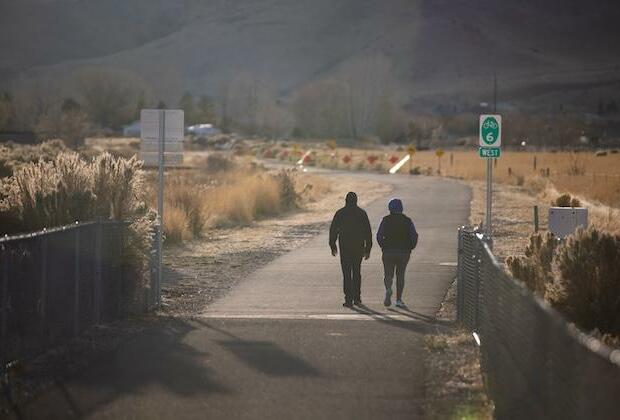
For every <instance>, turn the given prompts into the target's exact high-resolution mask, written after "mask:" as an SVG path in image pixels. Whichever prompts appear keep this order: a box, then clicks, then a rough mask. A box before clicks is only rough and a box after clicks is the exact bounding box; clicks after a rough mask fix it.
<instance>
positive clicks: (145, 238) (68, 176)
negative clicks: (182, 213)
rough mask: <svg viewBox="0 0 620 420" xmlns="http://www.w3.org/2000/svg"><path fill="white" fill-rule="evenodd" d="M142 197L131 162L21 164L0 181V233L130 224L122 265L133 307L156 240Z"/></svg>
mask: <svg viewBox="0 0 620 420" xmlns="http://www.w3.org/2000/svg"><path fill="white" fill-rule="evenodd" d="M143 191H144V188H143V173H142V170H141V162H140V161H138V160H137V159H135V158H133V159H122V158H115V157H113V156H111V155H110V154H108V153H104V154H102V155H100V156H97V157H95V158H94V159H92V160H91V161H85V160H83V159H82V158H81V157H80V156H79V155H78V154H77V153H61V154H59V155H58V156H57V157H56V159H54V160H50V161H43V160H40V161H38V162H35V163H28V164H25V165H23V166H22V167H21V168H20V169H18V170H17V171H16V172H15V173H14V174H13V176H10V177H8V178H4V179H2V180H0V222H2V223H1V224H0V229H1V231H0V233H9V234H10V233H17V232H31V231H36V230H40V229H43V228H50V227H56V226H61V225H67V224H72V223H74V222H75V221H81V222H85V221H91V220H94V219H96V218H103V219H106V220H125V221H128V222H129V229H128V240H127V241H126V242H125V248H124V249H123V265H124V266H125V271H126V272H127V273H128V275H127V278H128V280H133V281H134V286H135V287H133V288H131V289H130V290H129V292H130V293H129V296H128V297H127V298H128V303H129V304H130V307H131V306H133V303H135V301H136V299H137V296H140V294H139V293H138V290H140V287H141V286H144V283H145V281H146V274H147V273H148V259H149V251H150V249H151V245H152V240H153V234H154V223H155V214H154V213H153V212H152V211H150V210H149V209H148V207H147V206H146V204H145V202H144V192H143ZM6 220H9V221H10V222H11V223H4V222H5V221H6Z"/></svg>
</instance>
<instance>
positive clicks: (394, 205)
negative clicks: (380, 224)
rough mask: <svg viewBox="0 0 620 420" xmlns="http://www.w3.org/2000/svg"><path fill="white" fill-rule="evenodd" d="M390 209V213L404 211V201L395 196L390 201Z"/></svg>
mask: <svg viewBox="0 0 620 420" xmlns="http://www.w3.org/2000/svg"><path fill="white" fill-rule="evenodd" d="M388 209H389V210H390V213H402V212H403V202H402V201H400V200H399V199H398V198H393V199H391V200H390V202H389V203H388Z"/></svg>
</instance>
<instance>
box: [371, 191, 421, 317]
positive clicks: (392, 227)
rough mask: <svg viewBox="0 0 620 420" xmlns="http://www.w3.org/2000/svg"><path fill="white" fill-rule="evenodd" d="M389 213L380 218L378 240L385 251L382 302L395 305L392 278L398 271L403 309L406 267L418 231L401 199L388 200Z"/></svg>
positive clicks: (398, 294)
mask: <svg viewBox="0 0 620 420" xmlns="http://www.w3.org/2000/svg"><path fill="white" fill-rule="evenodd" d="M388 209H389V210H390V214H389V215H387V216H385V217H384V218H383V220H381V224H380V225H379V230H378V231H377V243H378V244H379V246H380V247H381V249H382V250H383V258H382V259H383V272H384V283H385V300H384V302H383V304H384V305H385V306H390V305H391V304H392V281H393V279H394V271H396V306H398V307H399V308H404V307H405V306H406V305H405V303H404V302H403V289H404V287H405V270H406V269H407V264H408V263H409V258H410V257H411V251H412V250H413V249H414V248H415V247H416V246H417V244H418V232H417V231H416V229H415V225H414V224H413V221H411V219H410V218H409V217H407V216H405V215H404V214H403V203H402V201H400V200H399V199H398V198H394V199H392V200H390V202H389V203H388Z"/></svg>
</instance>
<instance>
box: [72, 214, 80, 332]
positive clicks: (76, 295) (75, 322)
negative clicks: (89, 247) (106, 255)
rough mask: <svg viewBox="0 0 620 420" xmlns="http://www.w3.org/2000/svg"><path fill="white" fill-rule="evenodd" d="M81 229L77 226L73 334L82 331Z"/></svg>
mask: <svg viewBox="0 0 620 420" xmlns="http://www.w3.org/2000/svg"><path fill="white" fill-rule="evenodd" d="M80 229H81V227H80V226H79V225H78V226H76V227H75V244H74V245H75V248H74V252H75V257H74V260H73V261H74V266H73V276H74V278H73V334H74V335H78V333H79V332H80Z"/></svg>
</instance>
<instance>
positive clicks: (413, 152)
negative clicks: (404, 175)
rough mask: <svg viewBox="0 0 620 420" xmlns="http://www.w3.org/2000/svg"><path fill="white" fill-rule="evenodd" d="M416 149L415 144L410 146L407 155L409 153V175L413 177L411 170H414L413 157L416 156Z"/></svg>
mask: <svg viewBox="0 0 620 420" xmlns="http://www.w3.org/2000/svg"><path fill="white" fill-rule="evenodd" d="M416 151H417V150H416V148H415V146H414V145H413V144H410V145H409V147H408V148H407V153H409V175H411V170H412V169H413V155H415V152H416Z"/></svg>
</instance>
